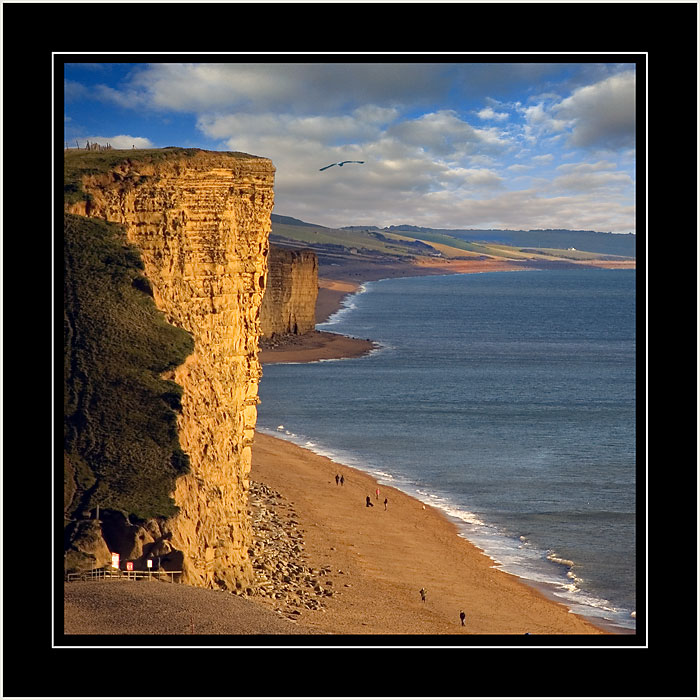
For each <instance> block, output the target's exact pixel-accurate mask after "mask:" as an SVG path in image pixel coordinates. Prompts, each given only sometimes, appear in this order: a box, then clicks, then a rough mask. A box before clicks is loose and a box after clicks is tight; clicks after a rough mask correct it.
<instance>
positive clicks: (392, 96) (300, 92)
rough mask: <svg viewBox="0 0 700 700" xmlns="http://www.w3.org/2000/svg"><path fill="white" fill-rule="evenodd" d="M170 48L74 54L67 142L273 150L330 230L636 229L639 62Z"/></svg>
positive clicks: (284, 208)
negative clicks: (156, 59) (204, 56)
mask: <svg viewBox="0 0 700 700" xmlns="http://www.w3.org/2000/svg"><path fill="white" fill-rule="evenodd" d="M95 57H96V56H95V55H94V54H91V55H90V58H95ZM98 57H99V56H98ZM125 58H128V54H127V55H125ZM163 58H164V62H163V63H148V64H144V63H87V62H86V63H66V64H65V65H64V98H65V99H64V138H65V141H66V143H67V145H69V146H74V145H75V140H76V139H77V140H78V142H79V143H80V145H81V146H84V142H85V141H86V140H89V141H97V142H100V143H107V142H109V143H111V144H112V146H113V147H115V148H127V149H131V147H132V146H135V147H136V148H144V147H147V148H163V147H165V146H185V147H198V148H204V149H210V150H232V151H244V152H246V153H251V154H253V155H257V156H265V157H267V158H270V159H271V160H272V162H273V163H274V165H275V167H276V169H277V172H276V175H275V208H274V211H275V213H277V214H282V215H285V216H293V217H296V218H299V219H303V220H304V221H310V222H312V223H316V224H321V225H324V226H331V227H337V226H348V225H377V226H389V225H398V224H413V225H417V226H428V227H435V228H510V229H521V228H522V229H531V228H568V229H592V230H597V231H612V232H615V233H628V232H636V225H635V138H636V137H635V80H636V74H635V66H634V64H629V63H598V62H595V55H588V56H587V58H588V59H590V62H586V63H571V62H566V63H564V62H555V61H552V62H551V63H534V62H533V63H506V62H498V63H495V62H494V63H487V62H484V63H476V62H452V63H448V62H445V63H428V62H426V63H421V62H420V56H410V57H406V58H404V57H403V56H387V57H386V60H385V61H384V62H382V63H362V62H361V61H362V56H361V55H358V56H356V57H353V62H351V63H341V62H337V63H330V62H321V60H319V62H318V63H302V62H298V63H297V62H294V61H293V60H288V61H287V62H284V63H256V62H254V60H255V59H256V58H257V57H256V56H255V55H247V56H246V55H237V54H236V55H220V56H219V55H215V56H213V58H214V59H216V60H217V61H218V62H212V63H182V62H177V63H176V62H169V61H168V55H164V56H163ZM178 58H182V57H181V56H179V55H178ZM285 58H288V57H285ZM321 58H322V59H323V60H324V61H327V60H329V59H330V60H332V59H333V57H332V56H323V57H319V59H321ZM454 58H459V56H446V57H445V59H446V60H450V59H454ZM489 58H492V57H490V56H488V55H486V56H484V60H487V59H489ZM495 58H496V59H497V60H499V61H505V60H506V59H507V57H504V58H501V57H498V56H496V57H495ZM540 58H541V57H540ZM555 58H557V59H559V60H561V59H562V58H563V59H564V60H566V56H563V57H562V56H556V57H555ZM272 59H274V56H273V57H272ZM292 59H293V57H292ZM407 59H409V60H410V61H413V62H408V60H407ZM270 60H271V59H270ZM392 60H402V61H404V60H406V62H400V63H398V62H397V63H392ZM469 60H470V61H473V60H474V57H473V56H472V57H469ZM492 60H493V58H492ZM56 79H58V76H56ZM339 160H363V161H365V163H364V164H363V165H346V166H344V167H343V168H338V167H333V168H329V169H328V170H324V171H323V172H320V171H319V168H322V167H324V166H326V165H328V164H329V163H332V162H335V161H339Z"/></svg>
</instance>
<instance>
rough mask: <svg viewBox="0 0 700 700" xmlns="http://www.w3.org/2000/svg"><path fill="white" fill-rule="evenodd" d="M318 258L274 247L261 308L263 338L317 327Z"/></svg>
mask: <svg viewBox="0 0 700 700" xmlns="http://www.w3.org/2000/svg"><path fill="white" fill-rule="evenodd" d="M317 296H318V258H317V256H316V253H314V252H313V251H312V250H309V249H303V250H288V249H285V248H280V247H278V246H275V245H271V246H270V254H269V256H268V273H267V287H266V289H265V296H264V297H263V303H262V307H261V309H260V332H261V335H262V337H263V338H270V337H272V336H273V335H275V334H280V335H286V334H290V333H291V334H293V335H302V334H304V333H308V332H309V331H312V330H314V328H315V326H316V297H317Z"/></svg>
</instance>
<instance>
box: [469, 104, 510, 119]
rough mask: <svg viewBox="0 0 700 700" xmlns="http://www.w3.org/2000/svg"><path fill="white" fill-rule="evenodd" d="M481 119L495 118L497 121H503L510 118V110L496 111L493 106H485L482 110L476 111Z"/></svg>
mask: <svg viewBox="0 0 700 700" xmlns="http://www.w3.org/2000/svg"><path fill="white" fill-rule="evenodd" d="M476 114H477V116H478V117H479V119H495V120H496V121H499V122H502V121H505V120H506V119H508V112H494V110H493V109H492V108H491V107H484V109H482V110H481V111H479V112H477V113H476Z"/></svg>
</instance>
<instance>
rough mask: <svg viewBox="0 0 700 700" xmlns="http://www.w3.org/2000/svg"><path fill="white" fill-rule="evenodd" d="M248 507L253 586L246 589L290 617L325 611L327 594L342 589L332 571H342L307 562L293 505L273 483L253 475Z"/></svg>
mask: <svg viewBox="0 0 700 700" xmlns="http://www.w3.org/2000/svg"><path fill="white" fill-rule="evenodd" d="M248 512H249V515H250V516H251V522H252V528H253V545H252V546H251V547H250V549H249V550H248V552H249V554H250V557H251V561H252V564H253V570H254V573H255V588H252V587H249V588H247V589H246V591H245V593H244V595H247V596H255V597H256V599H258V600H260V601H261V602H262V603H264V604H265V605H268V606H270V607H272V608H273V609H275V610H276V611H278V612H279V613H281V614H283V615H285V616H286V617H289V618H290V619H299V618H301V616H302V613H304V612H306V611H316V610H320V611H325V608H326V599H327V598H330V597H333V596H334V595H339V592H338V591H337V583H336V581H334V580H333V576H334V575H335V576H343V575H344V572H342V571H336V572H333V571H332V569H331V566H330V565H322V566H320V567H314V566H312V565H311V564H310V563H309V561H308V557H307V555H306V554H305V552H304V550H305V543H304V533H303V530H302V529H301V528H300V527H299V522H298V520H297V514H296V512H295V510H294V505H293V504H292V503H290V502H289V501H287V500H286V499H285V498H284V497H283V496H282V494H280V493H279V492H277V491H275V490H274V489H271V488H269V487H268V486H266V485H265V484H262V483H259V482H255V481H251V482H250V492H249V510H248Z"/></svg>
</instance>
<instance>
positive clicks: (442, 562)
mask: <svg viewBox="0 0 700 700" xmlns="http://www.w3.org/2000/svg"><path fill="white" fill-rule="evenodd" d="M336 474H338V475H343V476H344V479H345V483H344V485H342V486H341V485H338V484H336V481H335V476H336ZM251 478H252V479H254V480H255V481H257V482H261V483H264V484H266V485H267V486H269V487H271V488H272V489H275V490H276V491H278V492H279V493H281V494H282V495H283V496H284V498H285V499H286V500H287V501H289V502H290V503H292V504H293V505H294V510H295V513H296V519H297V520H298V522H299V527H300V529H301V530H302V531H303V533H304V541H305V555H306V557H307V559H308V561H309V563H310V565H312V566H317V567H319V568H320V567H325V568H327V569H330V572H331V573H329V574H328V576H327V578H328V580H329V581H331V583H332V589H333V591H335V594H334V595H333V597H331V598H328V599H327V600H326V608H325V611H324V612H321V611H313V612H309V613H305V614H304V615H303V616H301V618H300V622H303V623H304V624H305V625H306V626H308V627H309V628H311V629H313V630H316V631H317V632H319V633H326V634H328V633H330V634H335V635H357V634H372V635H426V634H430V635H470V634H471V635H524V634H525V633H526V632H529V633H530V634H532V635H542V634H554V635H563V634H564V635H591V634H593V635H595V634H603V630H601V629H598V628H597V627H595V626H594V625H592V624H590V623H589V622H588V621H586V620H584V619H583V618H581V617H579V616H577V615H574V614H572V613H570V612H569V611H568V609H567V608H566V607H565V606H564V605H561V604H559V603H556V602H554V601H552V600H550V599H549V598H546V597H545V596H544V595H543V594H541V593H540V592H539V591H537V590H535V589H534V588H531V587H529V586H527V585H525V584H523V583H522V582H521V581H520V580H519V579H518V578H517V577H515V576H511V575H510V574H506V573H504V572H503V571H501V570H499V569H496V568H494V562H493V560H491V559H490V558H489V557H487V556H486V555H485V554H484V553H483V552H482V551H481V550H480V549H478V548H477V547H475V546H474V545H472V544H471V543H470V542H468V541H467V540H465V539H464V538H462V537H459V536H458V530H457V526H456V525H455V524H454V523H452V522H451V521H449V520H448V519H447V518H446V517H445V516H444V515H443V514H442V513H440V512H439V511H438V510H436V509H434V508H431V507H430V506H424V504H422V503H421V502H420V501H418V500H416V499H414V498H412V497H411V496H408V495H407V494H405V493H402V492H401V491H398V490H397V489H394V488H391V487H388V486H385V485H379V484H377V482H376V481H375V480H374V479H373V478H372V477H371V476H370V475H369V474H366V473H364V472H362V471H359V470H355V469H351V468H349V467H347V466H344V465H341V464H337V463H335V462H333V461H332V460H330V459H327V458H325V457H322V456H319V455H316V454H314V453H312V452H309V451H308V450H305V449H302V448H300V447H297V446H296V445H294V444H292V443H289V442H286V441H284V440H280V439H278V438H276V437H274V436H271V435H265V434H261V433H257V434H256V437H255V442H254V444H253V467H252V471H251ZM377 489H379V496H378V497H377V495H376V490H377ZM367 496H370V499H371V501H370V502H371V503H372V504H373V505H372V506H371V507H367V506H366V498H367ZM385 498H386V499H387V501H388V503H387V505H386V509H385V507H384V499H385ZM421 588H424V589H425V590H426V591H427V593H426V600H425V602H423V601H422V600H421V595H420V593H419V591H420V589H421ZM461 610H463V611H464V612H465V625H464V626H462V625H461V622H460V618H459V613H460V611H461Z"/></svg>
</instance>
